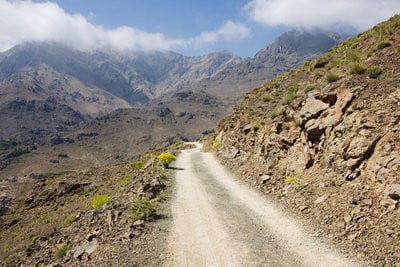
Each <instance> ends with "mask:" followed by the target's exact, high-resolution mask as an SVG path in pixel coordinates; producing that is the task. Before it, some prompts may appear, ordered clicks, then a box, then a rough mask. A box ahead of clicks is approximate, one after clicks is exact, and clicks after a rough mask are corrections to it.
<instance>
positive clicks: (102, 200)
mask: <svg viewBox="0 0 400 267" xmlns="http://www.w3.org/2000/svg"><path fill="white" fill-rule="evenodd" d="M111 199H112V198H111V197H109V196H107V195H98V196H95V197H94V198H93V200H92V207H93V208H95V209H100V208H101V207H103V205H104V204H106V203H108V202H110V201H111Z"/></svg>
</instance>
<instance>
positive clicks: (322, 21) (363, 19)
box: [245, 0, 400, 30]
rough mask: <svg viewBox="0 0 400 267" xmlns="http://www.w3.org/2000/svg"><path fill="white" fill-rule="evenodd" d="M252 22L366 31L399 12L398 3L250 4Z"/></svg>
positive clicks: (317, 0) (264, 0) (274, 0)
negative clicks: (348, 27)
mask: <svg viewBox="0 0 400 267" xmlns="http://www.w3.org/2000/svg"><path fill="white" fill-rule="evenodd" d="M245 10H246V11H247V12H248V14H249V16H250V17H251V19H252V20H254V21H256V22H260V23H262V24H264V25H266V26H276V25H286V26H290V27H305V28H314V27H317V28H330V27H332V26H336V25H346V26H352V27H354V28H356V29H357V30H366V29H368V28H369V27H371V26H373V25H374V24H377V23H378V22H381V21H383V20H386V19H388V18H389V17H391V16H393V15H395V14H396V13H399V12H400V2H399V1H398V0H351V1H349V0H334V1H321V0H252V1H250V2H249V3H248V4H247V5H246V6H245Z"/></svg>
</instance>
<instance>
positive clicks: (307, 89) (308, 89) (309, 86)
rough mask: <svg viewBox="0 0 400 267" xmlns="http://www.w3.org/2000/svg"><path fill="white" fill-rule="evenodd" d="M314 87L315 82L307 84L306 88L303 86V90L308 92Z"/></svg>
mask: <svg viewBox="0 0 400 267" xmlns="http://www.w3.org/2000/svg"><path fill="white" fill-rule="evenodd" d="M314 89H315V84H314V83H312V84H309V85H307V86H306V88H304V91H305V92H306V93H308V92H311V91H312V90H314Z"/></svg>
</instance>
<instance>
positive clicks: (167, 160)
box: [155, 152, 176, 168]
mask: <svg viewBox="0 0 400 267" xmlns="http://www.w3.org/2000/svg"><path fill="white" fill-rule="evenodd" d="M155 158H156V159H159V160H160V161H161V162H162V164H163V166H164V167H165V168H168V167H169V164H171V162H173V161H175V160H176V156H175V155H172V154H171V153H167V152H163V153H161V154H160V155H158V156H156V157H155Z"/></svg>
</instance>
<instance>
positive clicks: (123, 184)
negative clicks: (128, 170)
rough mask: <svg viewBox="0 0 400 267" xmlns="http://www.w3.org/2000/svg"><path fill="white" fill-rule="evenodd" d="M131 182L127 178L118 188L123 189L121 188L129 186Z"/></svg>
mask: <svg viewBox="0 0 400 267" xmlns="http://www.w3.org/2000/svg"><path fill="white" fill-rule="evenodd" d="M130 182H131V179H129V178H125V179H123V180H122V181H121V182H119V184H118V187H119V188H121V187H124V186H127V185H128V184H130Z"/></svg>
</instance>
